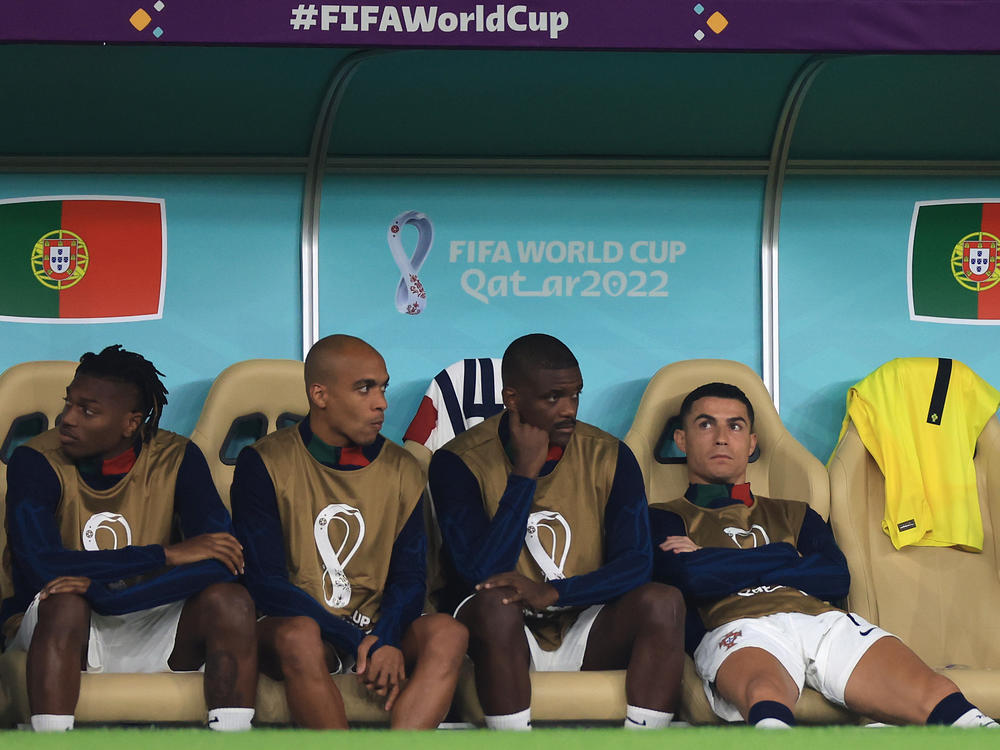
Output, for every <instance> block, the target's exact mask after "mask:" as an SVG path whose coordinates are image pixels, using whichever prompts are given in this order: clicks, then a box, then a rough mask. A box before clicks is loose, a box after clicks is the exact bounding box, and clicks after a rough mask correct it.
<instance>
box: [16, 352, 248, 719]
mask: <svg viewBox="0 0 1000 750" xmlns="http://www.w3.org/2000/svg"><path fill="white" fill-rule="evenodd" d="M158 375H162V373H160V372H159V371H158V370H157V369H156V368H155V367H154V366H153V365H152V363H151V362H149V361H148V360H146V359H145V358H144V357H142V356H141V355H139V354H135V353H134V352H129V351H125V350H124V349H122V348H121V347H120V346H109V347H107V348H106V349H104V350H103V351H102V352H101V353H100V354H93V353H91V352H88V353H87V354H84V355H83V357H81V358H80V366H79V367H78V368H77V370H76V375H75V377H74V378H73V382H72V383H70V384H69V387H67V389H66V406H65V408H64V409H63V412H62V418H61V420H60V422H59V426H58V428H56V429H52V430H49V431H48V432H46V433H43V434H42V435H39V436H38V437H36V438H33V439H32V440H31V441H29V442H28V443H27V445H25V446H21V447H20V448H18V449H17V450H16V451H15V452H14V455H13V456H12V457H11V461H10V465H9V467H8V471H7V528H8V544H9V547H10V550H11V553H12V569H11V570H10V572H11V574H12V577H13V583H14V594H13V596H12V597H10V598H8V599H7V600H5V601H4V603H3V607H2V614H0V621H2V622H3V629H4V635H5V636H6V638H7V644H8V645H7V648H8V649H20V650H26V651H27V652H28V667H27V682H28V701H29V704H30V708H31V714H32V715H31V724H32V727H33V728H34V729H35V730H36V731H58V730H65V729H71V728H72V727H73V712H74V710H75V708H76V703H77V699H78V697H79V694H80V672H81V669H82V670H83V671H87V672H171V671H194V670H198V669H199V668H200V667H201V666H202V665H204V668H205V702H206V703H207V705H208V708H209V712H208V725H209V727H210V728H212V729H220V730H238V729H249V728H250V722H251V719H252V718H253V713H254V711H253V705H254V699H255V697H256V689H257V654H256V643H255V637H254V610H253V603H252V602H251V600H250V597H249V595H248V594H247V592H246V590H245V589H244V588H243V587H242V586H240V585H238V584H236V583H234V581H235V579H236V577H237V576H238V575H239V574H240V573H241V572H242V571H243V552H242V549H241V547H240V544H239V542H237V541H236V538H235V537H234V536H233V535H232V526H231V523H230V518H229V513H228V512H227V511H226V508H225V506H224V505H223V504H222V501H221V500H220V499H219V494H218V492H216V490H215V485H214V484H213V483H212V477H211V474H210V473H209V470H208V464H206V462H205V458H204V456H203V455H202V453H201V451H200V450H198V447H197V446H196V445H195V444H194V443H192V442H190V441H189V440H187V439H186V438H183V437H181V436H179V435H175V434H174V433H171V432H167V431H166V430H160V429H158V423H159V418H160V413H161V411H162V409H163V406H164V405H165V404H166V403H167V398H166V395H167V390H166V389H165V388H164V387H163V384H162V383H161V382H160V380H159V378H158V377H157V376H158ZM175 518H176V520H177V522H178V525H179V529H180V532H181V535H182V537H183V540H181V539H178V538H175V533H174V523H175Z"/></svg>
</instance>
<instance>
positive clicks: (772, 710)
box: [747, 701, 795, 727]
mask: <svg viewBox="0 0 1000 750" xmlns="http://www.w3.org/2000/svg"><path fill="white" fill-rule="evenodd" d="M761 719H778V720H779V721H783V722H785V723H786V724H787V725H788V726H790V727H793V726H795V714H793V713H792V709H790V708H789V707H788V706H786V705H785V704H784V703H778V701H757V702H756V703H754V704H753V705H752V706H750V710H749V711H747V724H749V725H750V726H753V725H754V724H756V723H757V722H758V721H760V720H761Z"/></svg>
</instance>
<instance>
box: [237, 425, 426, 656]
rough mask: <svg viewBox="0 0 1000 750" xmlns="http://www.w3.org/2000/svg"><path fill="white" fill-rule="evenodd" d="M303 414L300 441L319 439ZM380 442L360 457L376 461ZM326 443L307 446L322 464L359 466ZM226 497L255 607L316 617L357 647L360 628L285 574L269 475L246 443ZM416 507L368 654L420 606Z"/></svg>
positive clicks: (421, 565) (422, 553) (393, 561)
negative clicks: (323, 451) (318, 446)
mask: <svg viewBox="0 0 1000 750" xmlns="http://www.w3.org/2000/svg"><path fill="white" fill-rule="evenodd" d="M308 421H309V420H308V419H304V420H302V422H300V423H299V428H298V429H299V434H300V435H301V436H302V440H303V442H304V443H305V445H306V446H311V445H312V446H315V445H316V440H317V439H316V438H315V437H314V436H313V434H312V431H311V430H310V429H309V425H308ZM383 443H384V438H383V437H382V436H381V435H380V436H379V437H378V439H377V440H376V441H375V443H373V444H372V445H370V446H366V447H365V448H364V449H362V454H363V456H364V459H363V460H364V461H366V462H370V461H374V460H375V458H376V457H377V456H378V454H379V452H380V451H381V449H382V445H383ZM325 449H326V452H327V455H326V456H322V457H320V456H319V455H318V453H317V451H315V450H311V452H312V453H313V455H314V457H317V458H318V460H320V462H321V463H323V464H324V465H325V466H328V467H329V468H332V469H337V470H339V471H351V470H354V469H358V468H360V466H359V465H358V464H356V463H350V462H349V461H351V460H353V459H349V458H347V457H345V458H343V459H341V458H340V455H341V454H340V451H337V450H335V449H333V448H331V447H330V446H325ZM341 460H343V461H344V463H341V462H340V461H341ZM231 497H232V503H233V522H234V523H235V526H236V535H237V538H238V539H239V540H240V542H241V543H242V544H243V555H244V558H245V563H246V572H245V577H244V581H245V583H246V586H247V588H248V589H249V590H250V594H251V596H253V599H254V602H255V604H256V605H257V610H258V612H260V613H261V614H264V615H272V616H275V617H296V616H304V617H311V618H312V619H313V620H315V621H316V623H317V624H318V625H319V628H320V633H321V634H322V637H323V639H324V640H326V641H328V642H329V643H330V644H331V645H333V646H334V647H336V648H337V649H338V650H340V651H341V652H343V653H350V654H352V655H353V654H355V653H357V649H358V646H359V645H360V644H361V641H362V639H363V638H364V637H365V632H364V631H363V630H361V628H359V627H358V626H357V625H355V624H354V623H353V622H351V621H349V620H345V619H343V618H341V617H338V616H336V615H334V614H333V613H332V612H330V611H329V610H328V609H326V607H324V606H323V605H322V604H321V603H320V602H318V601H316V600H315V599H314V598H313V597H312V596H311V595H310V594H308V593H306V592H305V591H303V590H302V589H300V588H299V587H298V586H296V585H295V584H294V583H292V582H291V581H290V580H289V578H288V566H287V560H286V557H285V542H284V536H283V534H282V530H281V516H280V515H279V513H278V497H277V494H276V493H275V490H274V482H273V481H272V480H271V475H270V474H269V473H268V471H267V468H266V467H265V466H264V461H263V460H262V459H261V457H260V454H259V453H257V451H255V450H254V449H253V448H252V447H250V448H244V449H243V450H242V451H241V452H240V455H239V458H238V459H237V461H236V471H235V473H234V474H233V487H232V492H231ZM422 508H423V505H422V501H421V502H418V503H417V505H416V507H415V508H414V509H413V512H412V513H411V514H410V517H409V519H407V521H406V523H405V524H404V525H403V528H402V530H401V531H400V532H399V535H398V536H397V537H396V541H395V542H394V543H393V547H392V553H391V555H392V556H391V558H390V563H389V573H388V575H387V576H386V581H385V588H384V590H383V592H382V601H381V604H380V607H379V617H378V620H377V621H376V622H375V625H374V626H373V628H372V630H371V633H372V634H373V635H375V636H376V637H377V638H378V640H377V641H376V642H375V643H374V644H373V645H372V647H371V649H370V651H369V654H371V653H374V652H375V650H376V649H378V648H379V647H381V646H383V645H391V646H395V647H399V644H400V642H401V640H402V636H403V633H404V632H405V631H406V628H408V627H409V626H410V623H412V622H413V621H414V620H415V619H417V618H418V617H419V616H420V615H421V613H422V612H423V606H424V596H425V593H426V569H427V537H426V532H425V530H424V521H423V509H422Z"/></svg>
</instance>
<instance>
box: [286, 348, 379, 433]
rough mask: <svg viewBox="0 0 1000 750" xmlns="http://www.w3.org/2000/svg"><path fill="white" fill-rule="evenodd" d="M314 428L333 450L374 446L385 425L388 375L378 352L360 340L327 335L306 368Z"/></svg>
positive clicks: (311, 354) (311, 425) (310, 414)
mask: <svg viewBox="0 0 1000 750" xmlns="http://www.w3.org/2000/svg"><path fill="white" fill-rule="evenodd" d="M305 376H306V396H308V398H309V426H310V428H311V429H312V431H313V434H314V435H315V436H317V437H318V438H319V439H320V440H322V441H324V442H325V443H327V444H328V445H335V446H341V447H343V446H345V445H371V444H372V443H373V442H374V441H375V439H376V438H377V437H378V433H379V430H380V429H382V423H383V422H384V421H385V409H386V400H385V389H386V387H387V386H388V385H389V373H388V372H386V369H385V360H384V359H382V355H381V354H379V353H378V352H377V351H376V350H375V348H374V347H372V346H371V345H370V344H368V343H367V342H366V341H362V340H361V339H359V338H356V337H355V336H345V335H342V334H338V335H335V336H327V337H326V338H322V339H320V340H319V341H317V342H316V343H315V344H313V347H312V349H310V350H309V354H307V355H306V363H305Z"/></svg>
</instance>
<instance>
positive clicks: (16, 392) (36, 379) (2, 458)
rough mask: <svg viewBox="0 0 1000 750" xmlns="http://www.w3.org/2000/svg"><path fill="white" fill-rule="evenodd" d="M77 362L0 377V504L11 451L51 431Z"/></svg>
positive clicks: (18, 369)
mask: <svg viewBox="0 0 1000 750" xmlns="http://www.w3.org/2000/svg"><path fill="white" fill-rule="evenodd" d="M78 365H79V362H67V361H46V362H24V363H22V364H18V365H14V366H12V367H10V368H8V369H7V370H5V371H4V372H3V374H0V501H2V500H3V497H4V495H5V494H6V492H7V461H8V460H9V459H10V456H11V454H12V453H13V452H14V449H15V448H17V446H19V445H21V444H22V443H25V442H27V441H28V440H29V439H30V438H32V437H34V436H35V435H38V434H39V433H42V432H45V430H47V429H49V428H51V427H54V426H55V423H56V420H57V419H58V418H59V415H60V414H61V413H62V410H63V398H64V397H65V395H66V386H68V385H69V384H70V383H71V382H72V380H73V375H74V374H75V373H76V368H77V366H78Z"/></svg>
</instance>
